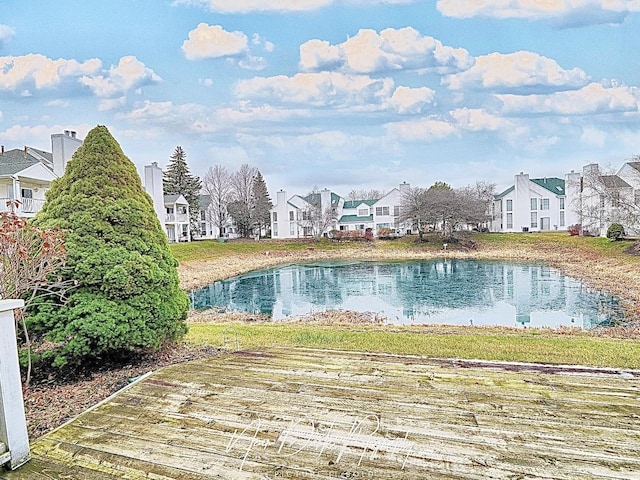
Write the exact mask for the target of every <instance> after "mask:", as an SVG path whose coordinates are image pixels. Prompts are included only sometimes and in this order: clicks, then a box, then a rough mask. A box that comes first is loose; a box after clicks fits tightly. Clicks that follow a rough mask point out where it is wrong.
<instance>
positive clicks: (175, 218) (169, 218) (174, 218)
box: [165, 213, 189, 223]
mask: <svg viewBox="0 0 640 480" xmlns="http://www.w3.org/2000/svg"><path fill="white" fill-rule="evenodd" d="M188 221H189V215H185V214H182V213H179V214H177V215H176V214H175V213H167V214H166V216H165V222H169V223H176V222H180V223H187V222H188Z"/></svg>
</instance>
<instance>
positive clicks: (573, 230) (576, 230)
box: [567, 223, 582, 237]
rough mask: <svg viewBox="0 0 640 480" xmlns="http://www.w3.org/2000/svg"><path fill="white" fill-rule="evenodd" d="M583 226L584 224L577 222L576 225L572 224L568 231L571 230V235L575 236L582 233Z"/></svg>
mask: <svg viewBox="0 0 640 480" xmlns="http://www.w3.org/2000/svg"><path fill="white" fill-rule="evenodd" d="M581 228H582V225H580V224H579V223H577V224H575V225H570V226H569V228H568V229H567V231H568V232H569V235H571V236H572V237H575V236H577V235H580V229H581Z"/></svg>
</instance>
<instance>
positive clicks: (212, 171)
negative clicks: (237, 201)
mask: <svg viewBox="0 0 640 480" xmlns="http://www.w3.org/2000/svg"><path fill="white" fill-rule="evenodd" d="M202 190H203V192H204V194H205V195H206V196H207V197H208V199H209V206H208V208H207V216H208V217H209V220H210V221H211V223H213V224H214V225H215V226H216V227H218V232H219V233H218V234H219V236H221V235H222V230H223V228H224V226H225V225H226V223H227V220H228V219H229V213H228V211H227V204H228V203H229V202H230V200H231V194H232V190H233V189H232V184H231V174H230V173H229V171H228V170H227V169H226V168H225V167H223V166H222V165H215V166H213V167H211V168H209V170H208V171H207V173H206V175H205V176H204V179H203V181H202Z"/></svg>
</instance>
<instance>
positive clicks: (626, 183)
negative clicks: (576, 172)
mask: <svg viewBox="0 0 640 480" xmlns="http://www.w3.org/2000/svg"><path fill="white" fill-rule="evenodd" d="M576 181H578V182H579V188H578V192H579V195H578V197H577V200H576V202H575V210H576V212H577V214H578V215H579V220H578V223H580V224H581V226H582V233H589V234H592V235H599V236H605V235H606V234H607V230H608V228H609V226H610V225H611V224H612V223H621V224H622V225H623V226H624V228H625V231H626V232H627V233H628V234H633V235H637V234H638V233H639V231H638V218H639V217H640V162H635V161H632V162H626V163H625V164H624V165H623V166H622V167H621V168H620V170H619V171H618V172H617V173H615V174H604V173H602V171H601V169H600V166H599V165H598V164H597V163H592V164H589V165H585V166H584V167H583V169H582V174H581V175H580V177H579V179H576Z"/></svg>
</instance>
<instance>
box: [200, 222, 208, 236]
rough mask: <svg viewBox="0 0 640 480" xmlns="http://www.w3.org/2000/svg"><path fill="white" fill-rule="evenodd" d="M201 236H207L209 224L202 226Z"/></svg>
mask: <svg viewBox="0 0 640 480" xmlns="http://www.w3.org/2000/svg"><path fill="white" fill-rule="evenodd" d="M200 235H202V236H203V237H204V236H206V235H207V224H206V223H204V222H203V223H201V224H200Z"/></svg>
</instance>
